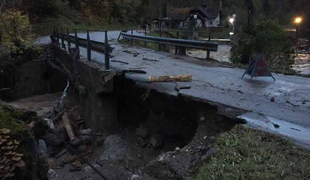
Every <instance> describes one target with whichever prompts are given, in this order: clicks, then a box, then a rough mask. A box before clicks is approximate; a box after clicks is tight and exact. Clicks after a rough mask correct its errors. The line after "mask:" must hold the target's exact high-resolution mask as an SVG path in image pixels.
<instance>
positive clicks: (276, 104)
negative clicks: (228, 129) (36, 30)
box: [41, 31, 310, 146]
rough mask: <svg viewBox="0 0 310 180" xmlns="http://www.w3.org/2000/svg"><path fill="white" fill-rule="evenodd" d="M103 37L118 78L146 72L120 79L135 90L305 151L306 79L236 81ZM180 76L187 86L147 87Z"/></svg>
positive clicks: (227, 70)
mask: <svg viewBox="0 0 310 180" xmlns="http://www.w3.org/2000/svg"><path fill="white" fill-rule="evenodd" d="M108 34H109V43H110V44H111V45H112V47H113V48H114V50H113V53H112V54H111V55H112V57H111V68H112V69H115V70H116V71H117V72H118V73H122V72H123V71H125V70H137V69H138V70H143V71H145V72H146V73H145V74H141V73H126V74H125V77H126V78H128V79H130V80H133V81H134V82H135V83H136V85H137V86H139V87H143V88H145V89H152V90H155V91H158V92H160V93H164V94H167V95H169V96H176V97H177V96H182V97H187V98H190V99H195V100H197V101H203V102H207V103H209V104H212V105H215V106H217V108H218V113H219V114H220V115H223V116H226V117H229V118H233V119H236V118H241V119H244V120H246V121H248V122H249V125H252V126H254V127H256V128H260V129H265V130H269V131H271V132H275V133H279V134H281V135H284V136H286V137H289V138H292V139H294V140H295V141H297V142H298V143H300V144H302V145H304V146H309V145H310V140H309V139H307V138H303V137H305V135H308V134H309V133H310V131H309V129H308V128H310V94H309V93H308V92H309V91H310V81H309V79H308V78H305V77H299V76H288V75H283V74H274V77H275V78H276V79H277V81H276V82H274V81H273V80H272V79H271V78H257V79H253V80H251V79H249V78H246V79H242V78H241V76H242V74H243V73H244V70H243V69H239V68H231V67H221V66H218V65H215V64H212V63H209V62H205V61H201V60H198V59H195V58H191V57H187V56H180V55H175V54H170V53H166V52H158V51H155V50H150V49H146V48H140V47H131V46H128V45H123V44H119V43H118V42H117V40H116V39H117V38H118V36H119V32H118V31H111V32H109V33H108ZM78 37H80V38H86V33H79V34H78ZM90 39H91V40H95V41H100V42H104V32H92V33H90ZM42 42H48V39H47V38H45V40H44V38H43V39H41V43H42ZM80 52H81V56H82V57H83V58H85V57H86V54H87V52H86V49H85V48H81V47H80ZM92 60H94V61H95V62H98V63H104V55H103V54H100V53H96V52H93V53H92ZM98 68H100V66H99V65H98ZM184 74H190V75H191V76H192V81H191V82H157V83H148V81H147V80H148V78H149V77H150V76H163V75H184ZM180 87H181V88H180ZM182 87H187V88H182ZM188 87H190V88H188ZM278 122H284V123H283V125H282V126H280V125H277V123H278ZM278 124H280V123H278ZM296 129H297V131H296ZM306 137H309V136H306Z"/></svg>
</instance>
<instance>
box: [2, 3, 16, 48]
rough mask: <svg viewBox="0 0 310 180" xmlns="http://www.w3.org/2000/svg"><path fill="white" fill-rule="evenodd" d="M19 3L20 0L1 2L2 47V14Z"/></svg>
mask: <svg viewBox="0 0 310 180" xmlns="http://www.w3.org/2000/svg"><path fill="white" fill-rule="evenodd" d="M18 2H19V0H0V47H1V45H2V27H1V25H2V13H3V12H4V11H5V9H6V8H7V7H13V8H15V5H16V4H17V3H18Z"/></svg>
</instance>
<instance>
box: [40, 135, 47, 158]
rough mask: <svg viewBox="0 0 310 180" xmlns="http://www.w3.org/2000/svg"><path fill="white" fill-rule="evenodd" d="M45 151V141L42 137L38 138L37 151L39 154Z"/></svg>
mask: <svg viewBox="0 0 310 180" xmlns="http://www.w3.org/2000/svg"><path fill="white" fill-rule="evenodd" d="M46 152H47V146H46V143H45V141H44V140H43V139H39V153H40V154H41V155H44V154H46Z"/></svg>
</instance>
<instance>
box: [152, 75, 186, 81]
mask: <svg viewBox="0 0 310 180" xmlns="http://www.w3.org/2000/svg"><path fill="white" fill-rule="evenodd" d="M191 80H192V75H190V74H189V75H179V76H159V77H156V76H150V77H149V78H148V82H176V81H180V82H189V81H191Z"/></svg>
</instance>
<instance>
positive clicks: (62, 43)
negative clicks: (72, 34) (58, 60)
mask: <svg viewBox="0 0 310 180" xmlns="http://www.w3.org/2000/svg"><path fill="white" fill-rule="evenodd" d="M60 33H61V45H62V48H63V49H64V50H66V45H65V39H64V38H65V37H64V33H63V31H62V28H61V29H60Z"/></svg>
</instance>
